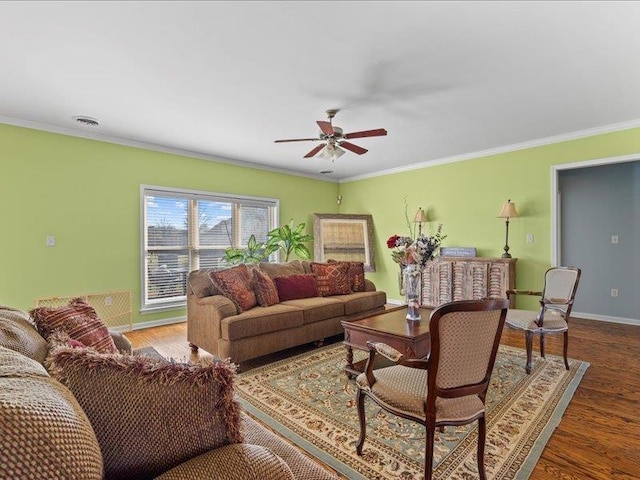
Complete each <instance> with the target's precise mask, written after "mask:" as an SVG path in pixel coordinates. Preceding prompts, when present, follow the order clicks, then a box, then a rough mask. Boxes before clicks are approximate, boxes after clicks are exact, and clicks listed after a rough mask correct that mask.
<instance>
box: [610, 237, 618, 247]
mask: <svg viewBox="0 0 640 480" xmlns="http://www.w3.org/2000/svg"><path fill="white" fill-rule="evenodd" d="M611 243H613V244H614V245H615V244H617V243H618V235H611Z"/></svg>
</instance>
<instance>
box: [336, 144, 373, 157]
mask: <svg viewBox="0 0 640 480" xmlns="http://www.w3.org/2000/svg"><path fill="white" fill-rule="evenodd" d="M338 145H340V146H341V147H342V148H346V149H347V150H351V151H352V152H353V153H357V154H358V155H362V154H363V153H367V152H368V151H369V150H367V149H366V148H362V147H359V146H358V145H354V144H353V143H349V142H339V143H338Z"/></svg>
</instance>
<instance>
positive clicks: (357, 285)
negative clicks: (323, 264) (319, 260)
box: [328, 260, 366, 292]
mask: <svg viewBox="0 0 640 480" xmlns="http://www.w3.org/2000/svg"><path fill="white" fill-rule="evenodd" d="M328 262H329V263H346V264H347V265H349V285H350V286H351V291H352V292H364V291H365V288H366V284H365V282H364V263H363V262H341V261H338V260H328Z"/></svg>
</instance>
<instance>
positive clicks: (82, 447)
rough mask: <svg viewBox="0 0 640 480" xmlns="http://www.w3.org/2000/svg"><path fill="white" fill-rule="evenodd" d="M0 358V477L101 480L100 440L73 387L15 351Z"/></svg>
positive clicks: (4, 352) (6, 351) (1, 352)
mask: <svg viewBox="0 0 640 480" xmlns="http://www.w3.org/2000/svg"><path fill="white" fill-rule="evenodd" d="M0 357H1V360H0V361H1V362H2V364H3V366H4V367H6V368H4V370H3V371H4V374H3V375H0V425H2V427H1V428H2V430H1V433H0V452H2V453H1V454H0V457H1V458H2V461H0V478H7V479H10V478H11V479H13V478H15V479H18V478H20V479H22V478H25V479H27V478H34V479H35V478H38V479H40V478H43V479H44V478H46V479H53V480H66V479H70V478H82V479H87V480H91V479H96V480H101V479H102V478H103V477H102V476H103V469H102V454H101V452H100V445H99V444H98V441H97V440H96V436H95V433H94V431H93V429H92V427H91V424H90V423H89V420H88V418H87V416H86V415H85V413H84V412H83V411H82V408H80V405H79V404H78V402H77V401H76V399H75V398H74V397H73V395H72V394H71V392H70V391H69V390H68V389H67V388H65V387H64V386H63V385H61V384H60V383H59V382H57V381H56V380H54V379H53V378H50V377H49V375H47V373H46V372H45V371H43V370H42V366H41V365H39V364H38V363H37V362H36V361H34V360H30V359H28V358H27V357H25V356H24V355H21V354H20V353H18V352H16V351H13V350H10V349H6V348H2V347H0ZM9 365H13V367H12V368H13V369H14V373H13V374H9Z"/></svg>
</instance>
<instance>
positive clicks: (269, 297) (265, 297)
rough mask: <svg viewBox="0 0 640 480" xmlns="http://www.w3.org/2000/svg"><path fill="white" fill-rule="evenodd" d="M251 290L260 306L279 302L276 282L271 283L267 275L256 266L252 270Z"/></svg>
mask: <svg viewBox="0 0 640 480" xmlns="http://www.w3.org/2000/svg"><path fill="white" fill-rule="evenodd" d="M253 290H254V292H255V294H256V300H257V301H258V305H260V306H261V307H269V306H271V305H275V304H276V303H280V297H278V288H277V287H276V284H275V283H273V280H272V279H271V277H270V276H269V275H267V274H266V273H263V272H262V271H261V270H260V269H258V268H256V269H254V270H253Z"/></svg>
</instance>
